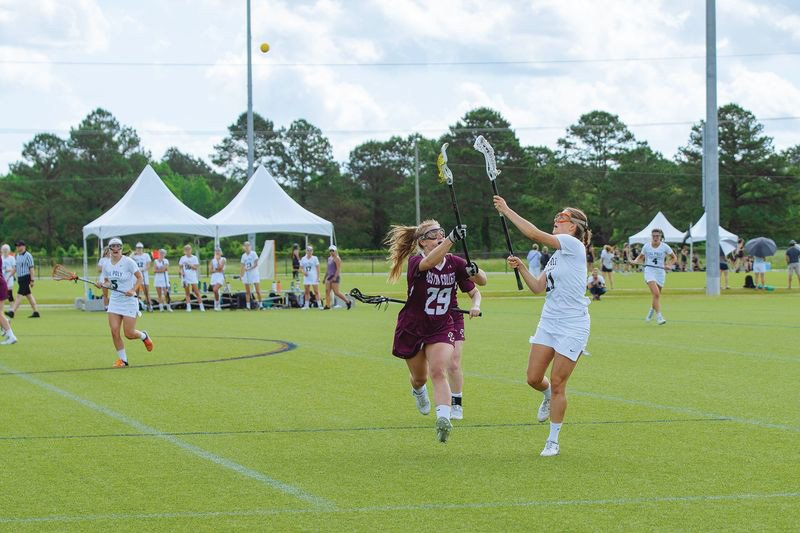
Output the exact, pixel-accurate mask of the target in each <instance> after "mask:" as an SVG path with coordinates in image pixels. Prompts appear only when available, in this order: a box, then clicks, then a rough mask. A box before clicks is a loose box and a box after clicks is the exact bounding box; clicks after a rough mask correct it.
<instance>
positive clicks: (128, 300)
mask: <svg viewBox="0 0 800 533" xmlns="http://www.w3.org/2000/svg"><path fill="white" fill-rule="evenodd" d="M137 272H139V266H138V265H137V264H136V262H135V261H134V260H133V259H131V258H130V257H126V256H122V257H120V259H119V261H117V264H114V263H113V262H112V260H111V259H109V260H108V261H107V262H106V263H105V264H104V265H103V279H104V280H105V281H106V284H107V285H110V287H111V288H112V289H115V290H113V291H109V296H110V297H109V304H108V305H109V309H111V307H112V306H121V307H128V306H130V305H131V304H133V305H134V308H135V309H138V302H137V298H136V296H126V295H125V294H122V293H120V292H117V291H122V292H123V293H124V292H128V291H130V290H133V287H134V285H136V273H137Z"/></svg>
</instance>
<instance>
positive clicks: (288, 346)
mask: <svg viewBox="0 0 800 533" xmlns="http://www.w3.org/2000/svg"><path fill="white" fill-rule="evenodd" d="M38 336H40V337H50V336H56V335H38ZM57 336H58V337H103V338H105V336H104V335H57ZM160 337H161V338H166V339H169V338H174V339H212V340H235V341H259V342H271V343H275V344H278V345H279V347H278V348H277V349H275V350H272V351H269V352H264V353H258V354H252V355H237V356H235V357H223V358H221V359H206V360H203V361H173V362H169V363H150V364H144V365H131V366H129V367H126V368H125V371H126V372H128V371H130V370H132V369H136V368H154V367H160V366H179V365H201V364H207V363H225V362H228V361H240V360H243V359H257V358H259V357H268V356H270V355H278V354H281V353H285V352H288V351H291V350H294V349H295V348H297V345H296V344H294V343H293V342H288V341H281V340H275V339H255V338H249V337H241V338H240V337H202V336H187V335H161V336H160ZM102 370H112V371H114V370H116V371H117V372H119V371H120V369H118V368H114V367H112V366H103V367H95V368H65V369H56V370H30V371H25V370H23V371H16V372H0V377H2V376H13V375H15V374H63V373H69V372H97V371H102Z"/></svg>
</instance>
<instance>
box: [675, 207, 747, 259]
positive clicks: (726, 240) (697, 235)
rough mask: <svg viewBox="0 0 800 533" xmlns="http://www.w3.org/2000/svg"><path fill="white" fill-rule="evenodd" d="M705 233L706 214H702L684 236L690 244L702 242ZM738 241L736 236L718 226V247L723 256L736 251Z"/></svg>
mask: <svg viewBox="0 0 800 533" xmlns="http://www.w3.org/2000/svg"><path fill="white" fill-rule="evenodd" d="M706 231H707V229H706V214H705V213H703V216H702V217H700V220H698V221H697V223H696V224H695V225H694V226H692V227H691V228H689V233H688V234H687V235H686V240H687V241H688V242H690V243H692V244H694V243H696V242H703V241H705V240H706V237H707V235H706ZM738 240H739V237H738V236H736V235H734V234H733V233H731V232H730V231H728V230H726V229H725V228H723V227H722V226H719V245H720V248H722V252H723V253H724V254H725V255H728V254H729V253H731V252H732V251H734V250H735V249H736V246H737V242H738Z"/></svg>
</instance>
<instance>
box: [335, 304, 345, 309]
mask: <svg viewBox="0 0 800 533" xmlns="http://www.w3.org/2000/svg"><path fill="white" fill-rule="evenodd" d="M333 308H334V309H342V308H344V306H343V305H339V304H336V305H334V306H333Z"/></svg>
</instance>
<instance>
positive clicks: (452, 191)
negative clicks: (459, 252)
mask: <svg viewBox="0 0 800 533" xmlns="http://www.w3.org/2000/svg"><path fill="white" fill-rule="evenodd" d="M447 188H448V189H450V200H452V202H453V211H455V214H456V224H458V225H459V226H461V213H459V211H458V200H456V190H455V189H454V188H453V185H452V184H448V185H447ZM461 248H462V249H463V250H464V259H466V260H467V263H471V261H470V259H469V252H468V251H467V240H466V239H461Z"/></svg>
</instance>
